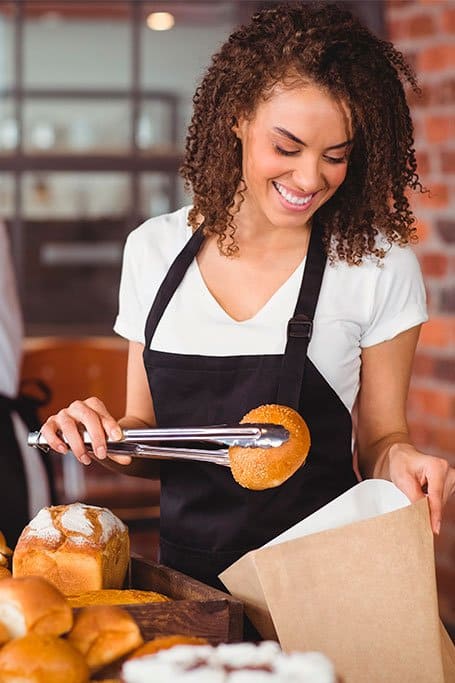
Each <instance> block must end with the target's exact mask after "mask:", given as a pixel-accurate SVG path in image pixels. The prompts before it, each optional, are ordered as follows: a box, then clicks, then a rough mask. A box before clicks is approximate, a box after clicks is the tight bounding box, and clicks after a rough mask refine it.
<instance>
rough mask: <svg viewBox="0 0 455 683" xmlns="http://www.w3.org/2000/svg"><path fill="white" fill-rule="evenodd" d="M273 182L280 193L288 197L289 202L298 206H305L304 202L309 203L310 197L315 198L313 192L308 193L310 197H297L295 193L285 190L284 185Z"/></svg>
mask: <svg viewBox="0 0 455 683" xmlns="http://www.w3.org/2000/svg"><path fill="white" fill-rule="evenodd" d="M273 184H274V185H275V187H276V189H277V190H278V192H279V193H280V195H282V196H283V197H284V198H285V199H286V201H287V202H289V203H290V204H297V205H298V206H303V205H304V204H308V202H309V201H310V199H312V198H313V195H312V194H310V195H308V197H296V196H295V195H293V194H291V193H290V192H288V191H287V190H285V189H284V187H282V186H281V185H279V184H278V183H273Z"/></svg>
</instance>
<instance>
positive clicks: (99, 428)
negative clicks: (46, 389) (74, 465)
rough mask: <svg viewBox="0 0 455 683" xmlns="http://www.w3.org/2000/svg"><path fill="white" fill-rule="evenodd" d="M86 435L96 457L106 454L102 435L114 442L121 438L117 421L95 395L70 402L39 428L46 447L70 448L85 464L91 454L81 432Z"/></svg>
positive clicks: (87, 462) (88, 461)
mask: <svg viewBox="0 0 455 683" xmlns="http://www.w3.org/2000/svg"><path fill="white" fill-rule="evenodd" d="M84 430H85V431H87V432H88V434H89V436H90V441H91V447H92V448H93V453H94V456H95V457H96V458H98V459H100V460H103V459H104V458H106V457H107V449H106V434H108V436H109V439H110V440H113V441H116V440H119V439H121V438H122V430H121V428H120V426H119V424H118V423H117V422H116V420H114V418H113V417H112V416H111V415H110V414H109V412H108V411H107V409H106V407H105V405H104V404H103V403H102V402H101V401H100V400H99V399H97V398H93V397H92V398H89V399H86V400H85V401H74V402H73V403H71V405H70V406H68V408H65V409H63V410H61V411H60V412H59V413H57V415H53V416H51V417H50V418H49V419H48V420H47V421H46V422H45V424H44V425H43V427H42V429H41V433H42V435H43V436H44V437H45V439H46V441H47V442H48V444H49V446H50V447H51V448H52V449H53V450H56V451H58V452H60V453H65V452H67V451H68V448H70V449H71V451H72V452H73V454H74V456H75V457H76V458H77V459H78V460H79V462H81V463H82V464H83V465H88V464H90V462H91V461H92V457H91V456H90V455H89V454H88V451H87V446H86V444H84V440H83V437H82V432H83V431H84Z"/></svg>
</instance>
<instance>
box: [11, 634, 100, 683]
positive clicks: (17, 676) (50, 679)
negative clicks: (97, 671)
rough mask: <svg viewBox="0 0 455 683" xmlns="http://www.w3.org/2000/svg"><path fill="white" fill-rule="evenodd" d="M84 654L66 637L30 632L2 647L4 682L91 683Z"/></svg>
mask: <svg viewBox="0 0 455 683" xmlns="http://www.w3.org/2000/svg"><path fill="white" fill-rule="evenodd" d="M88 679H89V671H88V666H87V664H86V662H85V661H84V658H83V657H82V655H81V654H80V653H79V652H77V650H75V649H74V648H73V647H72V646H71V645H70V644H69V643H67V642H66V641H65V640H63V639H62V638H56V637H55V636H43V635H38V634H37V633H29V634H28V635H26V636H24V637H23V638H17V639H16V640H11V641H10V642H9V643H7V644H6V645H5V646H4V647H3V648H2V649H1V650H0V681H1V683H87V682H88Z"/></svg>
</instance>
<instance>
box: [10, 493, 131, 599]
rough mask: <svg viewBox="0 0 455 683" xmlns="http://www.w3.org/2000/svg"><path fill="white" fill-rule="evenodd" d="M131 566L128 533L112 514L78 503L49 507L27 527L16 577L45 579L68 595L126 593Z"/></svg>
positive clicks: (15, 559) (17, 554) (17, 551)
mask: <svg viewBox="0 0 455 683" xmlns="http://www.w3.org/2000/svg"><path fill="white" fill-rule="evenodd" d="M128 562H129V537H128V529H127V527H126V526H125V525H124V524H123V522H122V521H121V520H120V519H118V517H116V516H115V515H114V514H113V513H112V512H111V511H110V510H108V509H106V508H100V507H95V506H92V505H83V504H82V503H72V504H71V505H56V506H54V507H48V508H43V509H42V510H40V512H39V513H38V514H37V515H36V517H34V518H33V519H32V520H31V521H30V522H29V524H28V525H27V526H26V527H25V529H24V530H23V532H22V534H21V535H20V537H19V540H18V542H17V545H16V549H15V551H14V555H13V576H29V575H31V574H33V575H38V576H45V577H46V578H47V579H49V581H52V583H54V584H55V585H56V586H57V588H59V589H60V590H61V591H62V593H64V594H65V595H76V594H78V593H83V592H85V591H89V590H98V589H100V588H121V586H122V584H123V581H124V579H125V575H126V571H127V568H128Z"/></svg>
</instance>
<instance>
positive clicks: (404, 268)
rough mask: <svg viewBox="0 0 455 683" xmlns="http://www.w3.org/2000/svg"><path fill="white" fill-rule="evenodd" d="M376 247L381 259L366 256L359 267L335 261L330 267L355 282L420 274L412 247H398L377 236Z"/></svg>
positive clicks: (408, 245) (374, 256)
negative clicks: (364, 279)
mask: <svg viewBox="0 0 455 683" xmlns="http://www.w3.org/2000/svg"><path fill="white" fill-rule="evenodd" d="M376 247H377V248H378V249H381V250H382V251H383V256H382V258H379V257H378V256H376V255H375V254H367V255H366V256H364V257H363V260H362V262H361V263H360V264H359V265H351V264H349V263H347V262H346V261H341V260H335V261H334V262H333V264H331V265H332V266H333V269H334V271H335V272H336V271H338V272H340V271H341V272H343V273H344V275H345V277H346V278H348V279H352V280H357V281H359V280H362V279H363V278H368V279H371V278H373V279H377V278H379V279H383V278H384V276H385V277H395V276H396V277H400V276H404V277H406V276H409V275H413V274H416V273H419V272H420V266H419V261H418V259H417V256H416V253H415V251H414V249H413V247H412V245H410V244H405V245H400V244H398V243H395V242H390V241H388V240H387V239H386V238H385V237H383V236H378V237H377V238H376Z"/></svg>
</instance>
